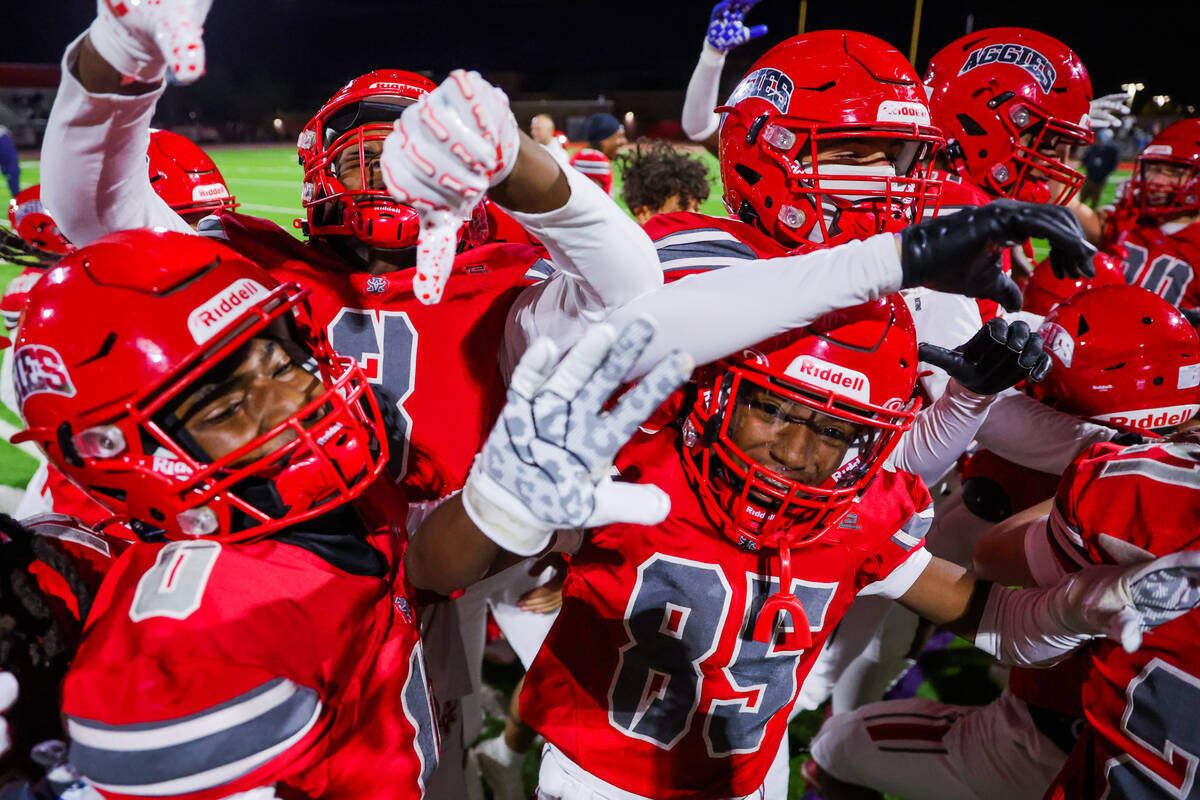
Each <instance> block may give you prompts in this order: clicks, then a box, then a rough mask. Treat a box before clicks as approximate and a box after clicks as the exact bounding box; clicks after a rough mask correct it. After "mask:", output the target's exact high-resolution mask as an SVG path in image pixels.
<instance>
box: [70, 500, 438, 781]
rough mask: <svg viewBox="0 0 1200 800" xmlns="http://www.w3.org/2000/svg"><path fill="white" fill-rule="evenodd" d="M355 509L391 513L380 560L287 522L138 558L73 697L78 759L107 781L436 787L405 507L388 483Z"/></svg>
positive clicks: (102, 612)
mask: <svg viewBox="0 0 1200 800" xmlns="http://www.w3.org/2000/svg"><path fill="white" fill-rule="evenodd" d="M356 505H357V507H359V508H363V509H367V510H368V511H369V512H370V513H371V514H372V515H373V516H374V517H375V519H377V520H378V519H386V520H390V521H389V522H383V523H371V524H370V525H368V531H369V533H368V535H367V539H366V542H368V543H369V544H370V547H371V548H372V549H371V550H370V553H371V555H372V556H373V557H372V558H367V559H365V561H366V566H363V565H362V564H361V562H362V561H363V560H364V559H362V558H361V557H360V558H359V559H358V561H357V562H355V564H358V566H348V565H347V564H342V565H340V566H334V564H332V563H330V562H329V561H327V560H326V559H325V558H322V557H321V556H320V555H318V554H317V553H316V552H314V551H313V550H310V549H306V548H303V547H300V546H297V545H296V544H292V543H288V542H287V541H286V540H287V535H286V534H285V535H282V536H280V537H272V538H267V539H262V540H259V541H255V542H250V543H240V544H232V545H222V544H220V543H219V542H216V541H210V540H204V539H197V540H195V541H180V542H174V543H171V544H167V545H163V544H145V543H137V544H134V545H132V546H131V547H130V548H129V549H128V550H127V551H126V552H125V553H124V555H123V556H122V557H121V558H120V559H119V560H118V561H117V563H116V564H115V565H114V566H113V568H112V570H111V571H110V573H109V575H108V577H107V579H106V580H105V582H104V585H103V587H102V588H101V591H100V594H99V596H98V598H97V599H96V602H95V606H94V608H93V610H92V614H91V616H90V618H89V620H88V623H89V624H88V627H87V630H86V632H85V638H84V641H83V644H82V646H81V647H80V650H79V654H78V656H77V657H76V661H75V663H74V665H73V666H72V669H71V671H70V673H68V677H67V681H66V684H65V687H64V693H63V695H64V699H63V710H64V713H65V714H66V717H67V729H68V732H69V734H70V737H71V741H72V745H71V761H72V763H73V764H74V765H75V766H76V767H77V768H78V769H79V770H80V771H81V772H82V773H83V774H85V775H87V776H88V778H89V780H90V781H91V783H92V784H93V785H94V786H95V787H96V788H97V789H99V790H100V791H101V793H103V794H104V795H105V796H107V797H114V798H126V797H146V796H150V797H187V798H189V800H201V799H202V798H210V797H211V798H218V797H225V796H227V795H230V794H233V793H236V792H241V791H246V790H249V789H253V788H256V787H259V786H268V785H275V787H276V789H277V791H278V792H280V793H281V796H284V797H311V798H315V797H322V798H330V800H334V799H336V798H347V799H349V798H362V797H380V798H404V799H405V800H408V799H409V798H420V797H421V796H422V795H423V787H424V783H425V781H426V780H427V779H428V777H429V774H430V773H431V771H432V770H433V768H434V766H435V764H436V761H437V740H436V736H437V734H436V732H435V729H434V722H433V712H432V706H431V703H430V700H429V693H428V691H427V686H426V675H425V667H424V662H423V659H422V655H421V647H420V641H419V638H418V634H417V627H416V622H415V615H414V610H413V605H412V600H411V597H412V592H411V590H410V587H409V586H408V585H407V583H406V581H405V577H404V572H403V566H402V565H403V553H404V544H405V541H406V540H405V536H404V528H403V518H404V504H403V500H402V499H400V498H398V496H397V493H396V491H395V489H393V488H392V487H391V486H389V485H387V483H386V482H378V483H376V485H375V487H373V488H372V489H370V490H368V493H367V494H366V495H364V496H363V498H362V499H361V501H360V502H359V503H357V504H356ZM347 511H349V509H347ZM350 515H351V516H353V512H350ZM321 535H324V536H326V537H333V538H342V535H341V534H340V532H339V533H338V534H337V535H336V536H335V535H334V534H321ZM353 535H354V533H353V531H351V530H348V531H346V532H345V534H344V536H345V538H351V537H352V536H353ZM357 541H358V544H359V546H360V547H361V546H362V543H363V542H362V540H361V539H359V540H357ZM315 549H319V548H315ZM360 556H361V554H360Z"/></svg>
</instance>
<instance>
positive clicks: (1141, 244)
mask: <svg viewBox="0 0 1200 800" xmlns="http://www.w3.org/2000/svg"><path fill="white" fill-rule="evenodd" d="M1127 219H1128V218H1121V217H1118V218H1117V219H1116V221H1115V222H1114V223H1113V224H1111V225H1109V227H1108V229H1107V230H1106V231H1105V234H1106V242H1105V249H1106V250H1109V251H1111V252H1113V253H1114V254H1116V255H1118V256H1119V257H1120V259H1121V261H1122V263H1123V266H1124V269H1125V282H1126V283H1129V284H1131V285H1133V286H1141V287H1143V288H1145V289H1149V290H1150V291H1152V292H1154V293H1155V294H1156V295H1158V296H1159V297H1161V298H1162V299H1164V300H1166V301H1167V302H1168V303H1170V304H1171V305H1173V306H1177V307H1179V308H1200V280H1197V271H1200V222H1194V223H1192V224H1191V225H1188V226H1187V227H1186V228H1183V229H1182V230H1179V231H1176V232H1175V233H1171V234H1168V233H1166V232H1165V231H1164V230H1163V229H1162V228H1160V227H1158V226H1157V225H1154V224H1153V223H1151V224H1148V225H1131V224H1128V223H1127Z"/></svg>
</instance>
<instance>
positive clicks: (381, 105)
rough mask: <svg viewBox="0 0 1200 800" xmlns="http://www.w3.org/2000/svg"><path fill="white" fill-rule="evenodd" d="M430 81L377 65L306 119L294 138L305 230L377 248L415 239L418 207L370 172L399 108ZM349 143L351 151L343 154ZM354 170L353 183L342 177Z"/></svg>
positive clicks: (426, 90) (425, 90) (429, 86)
mask: <svg viewBox="0 0 1200 800" xmlns="http://www.w3.org/2000/svg"><path fill="white" fill-rule="evenodd" d="M435 88H436V86H435V85H434V83H433V82H432V81H430V80H429V79H428V78H423V77H421V76H420V75H417V74H416V73H414V72H405V71H403V70H398V69H380V70H374V71H372V72H368V73H367V74H366V75H363V76H361V77H358V78H355V79H354V80H352V81H350V82H349V83H347V84H346V85H345V86H343V87H342V88H341V89H339V90H338V91H337V93H336V94H334V96H333V97H331V98H330V99H329V100H328V102H326V103H325V105H324V106H322V107H321V110H320V111H318V112H317V114H316V116H314V117H313V118H312V119H311V120H310V121H309V123H308V124H307V125H306V126H304V130H303V131H301V132H300V139H299V141H298V142H297V145H298V147H299V149H300V164H301V166H303V167H304V188H303V190H302V192H301V197H300V200H301V202H302V203H303V205H304V208H305V209H306V210H307V212H308V221H307V223H305V225H306V226H307V227H306V232H307V233H308V235H310V236H352V237H354V238H355V239H358V240H360V241H362V242H364V243H366V244H368V245H370V246H372V247H377V248H381V249H392V248H400V247H411V246H413V245H415V244H416V243H417V234H418V232H419V230H420V221H419V220H418V219H417V212H416V211H413V210H412V209H411V208H409V207H408V206H406V205H402V204H400V203H397V202H396V201H395V200H393V199H392V197H391V195H389V194H388V192H387V189H386V188H384V185H383V179H382V177H379V178H377V179H375V180H372V176H373V174H375V173H378V164H379V156H380V153H382V151H383V140H384V139H385V138H387V135H388V134H389V133H391V132H392V126H393V124H394V123H395V121H396V119H397V118H398V117H399V116H400V113H401V112H402V111H403V110H404V109H405V108H406V107H407V106H410V105H412V104H413V103H414V102H416V101H417V99H418V98H419V97H421V96H422V95H425V94H428V93H429V92H431V91H432V90H433V89H435ZM368 143H373V144H370V145H368ZM346 151H349V152H350V153H351V155H350V156H342V153H343V152H346ZM355 156H357V158H354V157H355ZM339 171H340V174H339ZM351 172H354V173H356V178H355V181H354V183H355V184H356V185H357V188H349V187H347V186H346V185H345V184H344V183H343V180H342V179H343V178H345V177H346V176H347V174H349V173H351ZM372 186H374V187H375V188H372Z"/></svg>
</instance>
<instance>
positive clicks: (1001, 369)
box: [917, 317, 1050, 394]
mask: <svg viewBox="0 0 1200 800" xmlns="http://www.w3.org/2000/svg"><path fill="white" fill-rule="evenodd" d="M917 356H918V358H920V359H921V360H922V361H924V362H926V363H928V364H932V365H934V366H935V367H941V368H942V369H944V370H945V371H946V372H947V374H949V375H950V377H952V378H954V380H956V381H958V382H959V383H961V384H962V385H963V386H964V387H966V388H967V389H969V390H971V391H972V392H975V393H976V394H996V393H997V392H1002V391H1004V390H1005V389H1007V388H1009V387H1010V386H1015V385H1017V384H1018V383H1020V382H1021V381H1024V380H1030V381H1040V380H1041V379H1042V378H1044V377H1046V373H1047V372H1049V371H1050V356H1048V355H1046V354H1045V353H1044V352H1042V337H1041V336H1039V335H1038V334H1036V333H1034V332H1033V331H1031V330H1029V326H1028V325H1026V324H1025V323H1024V322H1021V321H1020V320H1018V321H1017V322H1014V323H1013V324H1011V325H1009V324H1008V323H1007V322H1005V321H1004V320H1002V319H1000V318H999V317H996V318H995V319H990V320H988V321H987V322H986V323H985V324H984V326H983V327H982V328H980V329H979V332H978V333H976V334H975V335H974V336H972V337H971V340H970V341H969V342H967V343H966V344H960V345H959V346H958V347H956V348H954V349H953V350H947V349H946V348H944V347H938V346H937V345H932V344H922V345H920V346H919V347H918V348H917Z"/></svg>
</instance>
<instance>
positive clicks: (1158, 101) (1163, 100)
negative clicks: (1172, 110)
mask: <svg viewBox="0 0 1200 800" xmlns="http://www.w3.org/2000/svg"><path fill="white" fill-rule="evenodd" d="M1169 102H1171V96H1170V95H1166V94H1156V95H1154V104H1155V105H1156V106H1158V107H1159V108H1162V107H1163V106H1165V105H1166V104H1167V103H1169Z"/></svg>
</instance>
